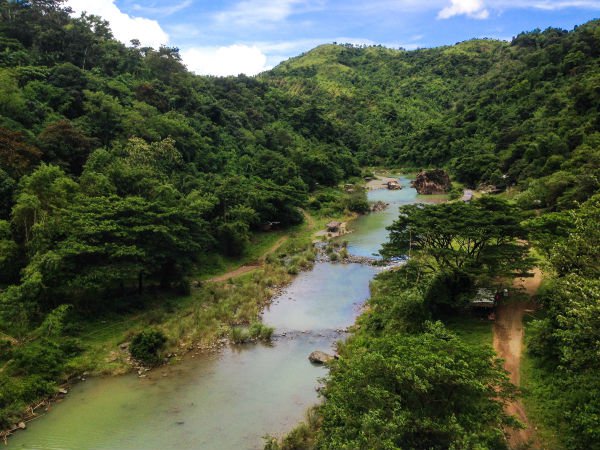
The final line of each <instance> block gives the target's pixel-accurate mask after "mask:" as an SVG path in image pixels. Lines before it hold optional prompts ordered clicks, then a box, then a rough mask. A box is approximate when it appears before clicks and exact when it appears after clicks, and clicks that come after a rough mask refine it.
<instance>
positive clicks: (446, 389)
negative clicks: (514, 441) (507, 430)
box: [317, 323, 514, 450]
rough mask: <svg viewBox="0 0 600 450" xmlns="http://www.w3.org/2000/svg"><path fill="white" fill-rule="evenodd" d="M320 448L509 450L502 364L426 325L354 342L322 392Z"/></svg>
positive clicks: (506, 384) (481, 349)
mask: <svg viewBox="0 0 600 450" xmlns="http://www.w3.org/2000/svg"><path fill="white" fill-rule="evenodd" d="M323 395H324V397H325V402H324V404H323V406H322V408H321V414H322V417H323V418H322V427H321V430H320V431H319V434H318V445H317V448H322V449H358V448H364V449H367V448H373V449H375V448H377V449H397V448H414V449H440V450H441V449H447V448H496V449H501V448H506V443H505V440H504V435H503V430H502V428H503V427H504V426H507V425H514V421H513V420H512V419H511V418H510V417H509V416H507V415H506V413H505V412H504V410H503V405H504V402H505V401H506V399H508V398H510V396H511V395H512V388H511V385H510V383H509V382H508V379H507V375H506V372H505V371H504V370H503V369H502V363H501V361H500V360H498V359H496V358H494V353H493V351H492V349H491V348H488V347H472V346H468V345H466V344H464V343H463V342H461V341H460V339H458V338H457V337H456V336H455V335H453V334H452V333H450V332H448V331H447V330H446V329H444V327H443V325H442V324H441V323H435V324H431V323H430V324H429V325H427V327H426V331H425V332H424V333H422V334H416V335H411V334H405V333H393V332H392V333H390V334H386V335H383V336H382V337H378V338H370V339H366V340H365V339H359V340H358V341H355V342H351V343H350V344H349V345H348V348H347V349H346V350H344V351H343V352H342V353H341V355H340V359H339V360H338V361H336V362H335V363H334V364H333V366H332V368H331V372H330V375H329V376H328V378H327V382H326V386H325V389H324V390H323Z"/></svg>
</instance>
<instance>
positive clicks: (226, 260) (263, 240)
mask: <svg viewBox="0 0 600 450" xmlns="http://www.w3.org/2000/svg"><path fill="white" fill-rule="evenodd" d="M298 227H302V225H299V226H298ZM292 230H293V229H292ZM289 233H290V230H289V229H288V230H276V231H269V232H257V233H254V234H253V235H252V238H251V240H250V245H249V246H248V248H247V249H246V251H245V252H244V254H243V255H242V256H241V257H226V256H223V255H219V254H216V253H214V254H209V255H206V256H205V257H204V258H203V260H202V261H201V263H200V264H199V267H198V269H197V270H196V271H195V272H194V273H193V275H192V278H194V279H197V280H206V279H208V278H211V277H214V276H218V275H222V274H224V273H227V272H229V271H231V270H235V269H237V268H238V267H241V266H244V265H246V264H250V263H252V262H256V261H258V260H259V259H260V258H261V257H262V256H263V255H264V254H265V253H266V252H267V251H268V250H269V249H270V248H271V247H272V246H273V245H275V243H277V241H278V240H279V239H281V238H282V237H284V236H286V235H287V234H289Z"/></svg>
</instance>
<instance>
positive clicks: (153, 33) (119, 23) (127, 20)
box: [67, 0, 169, 48]
mask: <svg viewBox="0 0 600 450" xmlns="http://www.w3.org/2000/svg"><path fill="white" fill-rule="evenodd" d="M67 6H70V7H71V8H73V10H74V12H75V15H77V16H79V15H80V14H81V13H82V12H87V13H88V14H94V15H96V16H100V17H102V18H103V19H105V20H108V21H109V22H110V28H111V29H112V32H113V34H114V36H115V38H117V39H118V40H120V41H121V42H123V43H125V44H129V41H130V40H132V39H139V41H140V42H141V43H142V45H143V46H150V47H154V48H158V47H160V46H161V44H167V43H168V42H169V35H168V34H167V33H166V32H165V31H164V30H163V29H162V28H161V26H160V24H159V23H158V22H157V21H156V20H151V19H146V18H144V17H132V16H130V15H128V14H125V13H124V12H122V11H121V10H120V9H119V8H118V7H117V5H115V0H94V1H89V0H67Z"/></svg>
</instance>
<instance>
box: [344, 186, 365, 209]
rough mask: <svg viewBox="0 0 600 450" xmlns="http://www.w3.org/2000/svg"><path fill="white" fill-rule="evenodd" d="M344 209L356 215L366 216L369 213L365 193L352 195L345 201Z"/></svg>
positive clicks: (360, 192)
mask: <svg viewBox="0 0 600 450" xmlns="http://www.w3.org/2000/svg"><path fill="white" fill-rule="evenodd" d="M346 208H348V210H350V211H352V212H355V213H358V214H366V213H368V212H369V210H370V207H369V201H368V200H367V194H366V193H365V191H362V190H361V191H359V192H356V193H354V194H352V195H351V196H350V197H349V198H348V200H346Z"/></svg>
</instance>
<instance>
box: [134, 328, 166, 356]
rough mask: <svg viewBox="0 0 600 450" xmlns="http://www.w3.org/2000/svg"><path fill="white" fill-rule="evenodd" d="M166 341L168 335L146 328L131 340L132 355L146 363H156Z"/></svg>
mask: <svg viewBox="0 0 600 450" xmlns="http://www.w3.org/2000/svg"><path fill="white" fill-rule="evenodd" d="M166 342H167V337H166V336H165V335H164V334H163V333H162V332H161V331H158V330H144V331H142V332H141V333H138V334H136V335H135V336H134V338H133V340H132V341H131V347H130V352H131V356H133V357H134V358H135V359H137V360H138V361H141V362H143V363H144V364H156V363H157V362H158V361H159V353H160V351H161V350H162V349H163V348H164V346H165V344H166Z"/></svg>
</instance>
